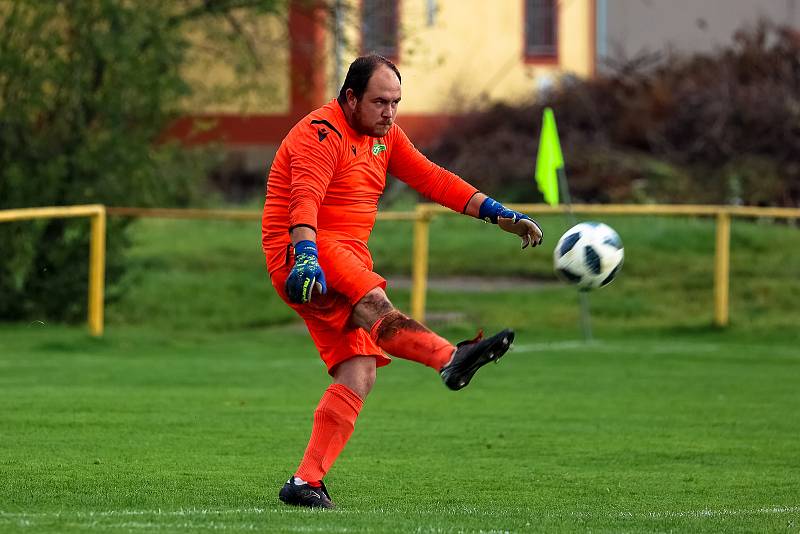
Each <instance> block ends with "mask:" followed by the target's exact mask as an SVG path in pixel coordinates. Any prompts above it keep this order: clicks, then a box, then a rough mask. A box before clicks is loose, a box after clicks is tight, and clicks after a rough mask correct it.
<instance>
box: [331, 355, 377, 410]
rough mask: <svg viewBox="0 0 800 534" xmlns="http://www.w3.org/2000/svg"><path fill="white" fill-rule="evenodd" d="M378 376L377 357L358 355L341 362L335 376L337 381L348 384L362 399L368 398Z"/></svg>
mask: <svg viewBox="0 0 800 534" xmlns="http://www.w3.org/2000/svg"><path fill="white" fill-rule="evenodd" d="M376 376H377V372H376V366H375V358H373V357H371V356H356V357H354V358H351V359H349V360H347V361H345V362H342V363H340V364H339V366H338V367H337V369H336V370H335V372H334V375H333V378H334V381H335V382H336V383H339V384H342V385H344V386H347V387H348V388H350V389H351V390H353V392H355V394H356V395H358V396H359V397H361V399H362V400H363V399H366V398H367V395H368V394H369V392H370V391H372V387H373V386H374V385H375V378H376Z"/></svg>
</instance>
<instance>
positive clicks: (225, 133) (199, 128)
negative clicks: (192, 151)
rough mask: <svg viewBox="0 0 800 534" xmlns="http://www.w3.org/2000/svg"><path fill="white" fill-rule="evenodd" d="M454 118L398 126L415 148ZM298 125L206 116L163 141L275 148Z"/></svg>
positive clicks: (178, 124)
mask: <svg viewBox="0 0 800 534" xmlns="http://www.w3.org/2000/svg"><path fill="white" fill-rule="evenodd" d="M454 118H455V116H453V115H441V114H440V115H401V116H400V117H398V119H397V124H399V125H400V127H401V128H403V130H404V131H405V132H406V134H407V135H408V137H409V138H410V139H411V141H412V142H413V143H414V144H415V145H418V146H423V145H426V144H429V143H431V142H433V141H435V140H436V138H437V137H438V136H439V135H441V133H442V132H443V131H444V129H445V128H446V127H447V126H448V125H449V124H450V123H451V122H452V121H453V119H454ZM296 122H297V119H296V118H293V117H291V116H289V115H227V114H216V115H214V114H206V115H192V116H186V117H181V118H180V119H178V120H177V121H175V122H174V123H173V124H172V125H171V126H170V127H169V128H168V129H167V131H166V133H165V135H164V138H165V139H166V140H177V141H180V142H182V143H184V144H186V145H202V144H208V143H220V144H222V145H252V146H265V145H278V144H280V142H281V141H282V140H283V138H284V137H285V136H286V134H287V133H289V130H290V129H291V128H292V126H294V125H295V124H296Z"/></svg>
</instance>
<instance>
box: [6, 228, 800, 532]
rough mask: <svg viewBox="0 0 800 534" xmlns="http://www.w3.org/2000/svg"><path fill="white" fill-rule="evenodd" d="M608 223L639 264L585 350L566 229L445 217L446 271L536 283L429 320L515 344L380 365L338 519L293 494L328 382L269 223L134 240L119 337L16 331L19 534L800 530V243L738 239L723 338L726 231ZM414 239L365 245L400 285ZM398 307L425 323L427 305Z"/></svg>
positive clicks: (774, 231) (347, 467) (9, 497)
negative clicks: (486, 358)
mask: <svg viewBox="0 0 800 534" xmlns="http://www.w3.org/2000/svg"><path fill="white" fill-rule="evenodd" d="M606 220H608V221H609V222H610V223H611V224H612V225H613V226H614V227H615V228H617V230H618V231H619V232H620V234H621V235H622V237H623V240H624V241H625V245H626V253H627V257H626V265H625V269H624V270H623V273H622V275H621V276H620V278H619V279H618V280H617V281H615V282H614V284H613V285H612V286H610V287H609V288H607V289H604V290H602V291H600V292H598V293H596V294H594V295H593V296H592V311H593V327H594V333H595V338H596V340H595V341H594V342H593V343H591V344H585V343H583V342H582V341H581V340H580V335H579V329H578V326H577V318H578V309H577V305H576V298H575V294H574V292H573V291H572V290H570V289H569V288H565V287H563V286H561V285H559V284H556V283H554V282H553V279H552V276H551V275H550V273H549V264H550V253H551V250H552V245H553V244H554V243H555V240H556V237H557V235H559V234H560V233H561V231H562V230H563V229H564V228H565V227H566V225H565V224H564V222H563V221H562V220H560V219H558V218H552V219H545V220H544V221H543V225H544V226H545V232H547V237H549V239H548V244H547V246H546V247H545V248H544V250H535V251H524V252H518V251H517V249H516V248H515V247H516V244H515V242H514V240H513V238H512V237H509V236H504V235H501V234H499V233H498V232H497V230H496V229H495V228H492V227H489V226H486V225H483V224H482V223H476V222H475V221H468V220H462V219H459V218H452V217H450V218H441V219H437V220H436V221H435V222H434V232H433V234H432V239H431V250H432V253H431V276H432V277H440V276H453V275H464V274H472V275H492V276H499V275H503V276H513V277H515V280H519V281H521V282H525V283H520V284H519V287H518V288H516V289H502V290H499V289H498V290H491V287H490V288H489V290H483V291H481V292H475V291H471V288H470V287H469V286H468V285H464V287H458V284H456V287H455V289H453V288H452V287H450V288H449V289H436V287H434V288H433V289H432V291H431V293H430V295H429V313H430V317H431V324H432V325H433V326H434V327H435V328H437V330H440V331H441V332H442V333H444V334H445V335H446V336H447V337H448V338H450V339H451V340H453V341H457V340H460V339H463V338H465V337H468V336H470V335H472V334H474V330H475V329H477V328H478V327H485V328H486V329H487V330H489V331H491V330H494V329H496V328H498V327H501V326H505V325H509V326H513V327H514V328H515V329H516V330H517V342H516V346H515V349H514V350H513V352H511V353H510V354H509V355H508V356H507V357H506V358H504V359H503V360H502V361H501V362H500V363H499V364H498V365H497V366H490V367H489V368H487V369H485V370H482V371H481V373H480V374H479V375H477V377H476V378H475V380H474V381H473V383H472V384H471V385H470V386H469V387H468V388H467V389H465V390H464V391H461V392H451V391H448V390H446V389H445V388H444V387H443V386H442V385H441V384H440V382H439V380H438V378H437V377H436V375H435V374H434V373H433V372H431V371H430V370H429V369H426V368H422V367H420V366H415V365H414V364H411V363H408V362H403V361H396V362H395V363H393V364H392V365H390V366H389V367H387V368H384V369H382V370H381V371H379V375H378V381H377V384H376V387H375V390H374V391H373V393H372V394H371V396H370V397H369V399H368V401H367V403H366V405H365V408H364V410H363V411H362V414H361V417H360V418H359V421H358V424H357V429H356V432H355V434H354V436H353V438H352V440H351V442H350V443H349V445H348V447H347V448H346V449H345V452H344V453H343V455H342V456H341V457H340V459H339V461H338V462H337V464H336V465H335V467H334V469H333V471H332V472H331V473H330V474H329V475H328V477H327V479H326V483H327V484H328V487H329V489H330V491H331V493H332V495H333V497H334V500H335V501H336V502H337V504H338V505H339V509H338V510H336V511H332V512H315V511H307V510H297V509H293V508H287V507H284V506H283V505H281V504H280V503H279V501H278V500H277V497H276V494H277V491H278V489H279V488H280V485H281V484H282V482H283V481H284V480H285V479H286V478H287V477H288V476H289V474H290V473H291V471H292V469H293V468H294V467H295V466H296V464H297V462H298V461H299V457H300V455H301V454H302V451H303V448H304V447H305V444H306V441H307V439H308V434H309V431H310V426H311V414H312V411H313V409H314V407H315V405H316V403H317V401H318V399H319V396H320V394H321V392H322V390H323V389H324V387H325V386H326V384H327V383H328V378H327V375H326V374H325V372H324V368H323V366H322V364H321V363H320V362H319V360H318V358H317V356H316V354H315V352H314V348H313V345H312V344H311V342H310V340H309V339H308V336H307V334H306V333H305V332H304V330H303V328H302V326H301V325H300V324H298V323H297V321H296V319H295V318H294V317H293V315H292V312H291V311H290V310H288V309H287V308H286V307H285V306H284V305H283V304H282V303H280V302H279V301H278V300H277V298H276V297H275V296H274V295H273V292H272V289H271V287H270V286H269V284H268V282H267V280H266V277H265V274H264V272H263V271H264V270H263V264H262V257H261V253H260V250H259V235H258V228H257V226H256V225H252V224H246V223H224V222H209V223H197V222H187V221H157V220H149V221H141V222H139V223H137V225H136V227H135V236H134V237H135V243H136V246H135V248H134V249H133V250H132V251H131V254H130V258H129V261H130V262H131V265H133V269H132V272H131V275H130V277H129V278H128V279H127V281H126V284H127V285H128V286H129V289H130V290H129V291H128V293H127V294H126V295H125V297H123V298H122V299H120V300H117V301H115V302H112V303H110V304H109V307H108V310H107V319H108V322H107V334H106V336H105V337H104V338H103V339H91V338H89V337H88V336H87V335H86V333H85V329H84V328H82V327H67V326H62V325H57V324H51V323H50V321H48V320H47V318H42V321H41V322H35V323H31V324H22V325H20V324H17V325H2V326H0V406H2V408H0V532H37V533H38V532H77V531H85V532H120V531H122V532H148V531H160V532H196V531H218V530H225V531H232V532H239V531H276V532H371V531H384V532H507V531H510V532H527V531H542V532H553V531H564V532H574V531H592V532H667V531H672V532H700V531H703V532H709V531H725V532H748V531H749V532H765V531H769V532H798V531H799V530H800V462H798V459H799V458H800V440H798V436H800V393H798V391H799V390H800V388H798V376H800V348H799V347H800V344H799V343H798V342H800V332H798V328H797V325H798V324H800V309H799V307H798V304H797V302H798V298H799V297H800V283H798V281H797V279H796V275H797V273H798V272H800V232H798V231H797V230H796V229H794V228H790V227H785V226H781V225H774V224H769V223H753V222H744V221H737V222H736V223H735V224H734V227H733V237H732V243H733V249H732V293H731V297H732V308H731V317H732V324H731V327H730V328H728V329H725V330H719V329H715V328H713V327H711V326H710V323H711V316H712V302H711V296H712V291H711V273H712V260H713V224H712V223H710V222H709V221H707V220H703V219H670V218H654V219H646V218H641V219H626V218H614V219H606ZM397 225H398V223H393V224H392V225H389V224H386V223H382V224H380V225H379V227H378V228H377V230H376V235H375V240H374V242H373V243H372V244H371V246H372V248H373V250H374V252H375V257H376V264H377V268H378V270H380V271H381V272H384V273H390V274H391V275H397V274H406V273H407V271H408V266H409V260H410V238H411V232H410V225H409V226H407V227H406V228H407V230H408V231H405V230H403V231H399V229H400V227H399V226H397ZM110 238H113V236H111V237H110ZM389 278H390V282H391V280H392V276H389ZM527 282H534V283H527ZM390 296H391V297H392V298H393V300H394V301H395V303H396V304H398V305H399V306H400V307H401V308H406V309H407V306H408V290H406V289H399V290H392V289H391V287H390Z"/></svg>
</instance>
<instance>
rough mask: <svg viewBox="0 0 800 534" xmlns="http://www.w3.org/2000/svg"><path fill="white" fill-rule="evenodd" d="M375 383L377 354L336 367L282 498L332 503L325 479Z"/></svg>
mask: <svg viewBox="0 0 800 534" xmlns="http://www.w3.org/2000/svg"><path fill="white" fill-rule="evenodd" d="M374 383H375V358H374V357H371V356H355V357H353V358H350V359H349V360H345V361H343V362H342V363H340V364H339V365H337V366H336V367H335V368H334V369H333V384H331V386H330V387H328V389H327V390H325V393H324V394H323V395H322V399H320V401H319V404H318V405H317V409H316V410H315V411H314V426H313V428H312V430H311V439H309V442H308V446H307V447H306V451H305V454H304V455H303V460H302V461H301V462H300V466H299V467H298V468H297V471H296V473H295V475H294V477H292V479H290V480H289V481H288V482H287V483H286V484H284V487H283V489H282V490H281V494H280V497H281V500H283V501H284V502H286V503H288V504H299V505H303V506H318V507H321V508H327V507H329V506H327V504H328V503H330V506H333V503H332V502H330V495H328V492H327V489H325V486H324V485H323V482H322V479H323V478H324V476H325V474H326V473H327V472H328V470H329V469H330V468H331V466H332V465H333V463H334V462H335V461H336V458H337V457H338V456H339V454H340V453H341V452H342V450H343V449H344V446H345V445H346V444H347V441H348V440H349V439H350V435H351V434H352V433H353V428H354V427H355V422H356V418H357V417H358V414H359V412H360V411H361V407H362V405H363V402H364V399H365V398H366V397H367V395H368V394H369V392H370V391H371V390H372V386H373V384H374ZM323 494H324V497H325V498H323ZM326 501H327V502H326Z"/></svg>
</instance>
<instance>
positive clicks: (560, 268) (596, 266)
mask: <svg viewBox="0 0 800 534" xmlns="http://www.w3.org/2000/svg"><path fill="white" fill-rule="evenodd" d="M624 257H625V250H624V249H623V248H622V240H621V239H620V238H619V235H618V234H617V232H615V231H614V229H613V228H611V227H610V226H608V225H607V224H603V223H600V222H583V223H580V224H576V225H575V226H573V227H572V228H570V229H569V230H567V231H566V232H564V235H562V236H561V239H559V240H558V244H557V245H556V249H555V250H554V251H553V265H554V267H555V270H556V274H557V275H558V276H559V278H561V279H562V280H564V281H565V282H568V283H570V284H574V285H576V286H578V287H579V288H580V289H584V290H589V289H594V288H597V287H602V286H604V285H607V284H608V283H609V282H611V281H612V280H613V279H614V277H615V276H617V273H619V270H620V268H622V260H623V258H624Z"/></svg>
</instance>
